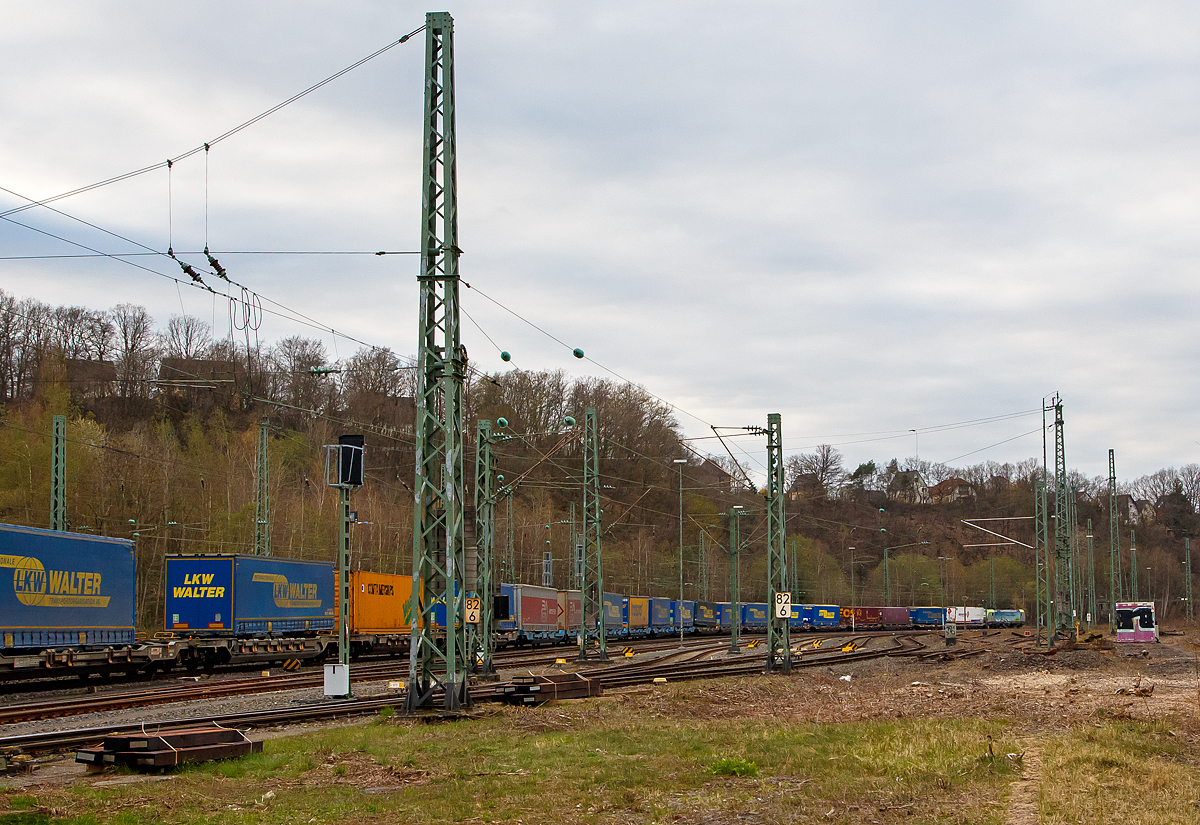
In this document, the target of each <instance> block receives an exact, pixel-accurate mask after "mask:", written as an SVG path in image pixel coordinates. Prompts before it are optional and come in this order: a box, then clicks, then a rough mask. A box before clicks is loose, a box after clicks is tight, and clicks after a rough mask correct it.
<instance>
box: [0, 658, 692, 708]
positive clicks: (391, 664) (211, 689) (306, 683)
mask: <svg viewBox="0 0 1200 825" xmlns="http://www.w3.org/2000/svg"><path fill="white" fill-rule="evenodd" d="M711 644H712V642H711V641H710V640H702V639H690V640H688V646H689V647H692V646H697V645H711ZM676 647H678V642H677V641H675V640H671V641H663V640H645V641H641V642H639V643H638V644H637V645H636V647H635V649H636V650H637V651H638V652H640V653H647V652H656V651H660V650H670V649H673V648H676ZM575 650H576V648H559V649H558V650H555V649H554V648H549V649H546V648H543V649H540V650H537V651H530V652H524V651H521V652H509V651H503V652H499V653H497V654H496V658H495V660H494V661H495V663H496V665H497V666H498V667H499V668H501V669H504V670H511V669H518V668H533V667H546V666H551V665H553V664H554V663H555V662H556V660H557V659H566V660H567V662H568V665H567V666H570V665H571V664H574V655H575ZM350 673H351V677H352V678H351V680H352V681H353V682H355V683H363V682H377V681H384V680H397V681H406V680H407V679H408V663H407V662H401V661H400V660H395V659H393V660H389V661H387V662H369V663H356V664H354V665H353V666H352V667H351V669H350ZM323 683H324V672H323V671H322V670H311V669H310V670H306V671H301V672H296V673H282V674H276V675H273V676H254V677H250V678H241V679H224V680H213V681H204V682H200V683H197V684H188V685H175V686H170V687H168V686H160V687H156V688H151V689H145V690H134V691H122V692H120V693H105V694H86V695H83V696H72V697H67V698H63V697H56V698H54V699H45V700H37V701H32V702H22V703H20V704H11V705H8V706H6V707H3V708H0V724H14V723H17V722H29V721H37V720H42V719H56V718H63V717H67V716H79V715H82V714H86V713H104V712H108V711H115V710H126V709H128V708H136V707H145V706H148V705H160V704H169V703H173V702H189V701H195V700H199V699H219V698H222V697H226V696H238V695H243V694H248V693H271V692H277V691H284V690H301V689H306V688H314V687H321V686H322V684H323Z"/></svg>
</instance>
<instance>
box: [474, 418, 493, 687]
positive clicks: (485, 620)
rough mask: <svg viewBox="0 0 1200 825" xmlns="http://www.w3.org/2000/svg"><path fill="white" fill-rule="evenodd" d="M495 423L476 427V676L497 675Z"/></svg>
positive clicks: (478, 423) (486, 422)
mask: <svg viewBox="0 0 1200 825" xmlns="http://www.w3.org/2000/svg"><path fill="white" fill-rule="evenodd" d="M493 438H495V436H493V435H492V422H491V421H487V420H481V421H478V422H476V424H475V595H476V597H477V598H478V599H479V622H478V624H472V625H470V638H469V645H470V647H469V649H470V651H471V663H472V666H473V668H472V669H473V670H474V672H475V673H478V674H480V675H481V676H484V677H492V676H494V675H495V673H496V666H495V664H494V663H493V659H494V658H495V654H496V637H495V634H494V633H493V625H494V623H495V622H494V619H495V596H496V590H497V588H496V587H495V584H494V582H493V580H492V569H493V552H494V548H495V542H496V492H495V479H496V455H495V453H494V452H493V451H492V441H493Z"/></svg>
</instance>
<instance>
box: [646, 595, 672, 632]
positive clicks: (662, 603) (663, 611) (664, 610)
mask: <svg viewBox="0 0 1200 825" xmlns="http://www.w3.org/2000/svg"><path fill="white" fill-rule="evenodd" d="M670 626H671V600H670V599H651V600H650V627H653V628H657V627H670Z"/></svg>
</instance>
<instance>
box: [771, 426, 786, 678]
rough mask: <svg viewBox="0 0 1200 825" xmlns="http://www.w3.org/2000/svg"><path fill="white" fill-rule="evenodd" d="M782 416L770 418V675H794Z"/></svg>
mask: <svg viewBox="0 0 1200 825" xmlns="http://www.w3.org/2000/svg"><path fill="white" fill-rule="evenodd" d="M781 420H782V419H781V417H780V414H779V413H770V414H768V415H767V585H768V587H767V591H768V592H767V612H768V614H769V615H768V616H767V664H766V670H767V672H773V673H791V672H792V644H791V638H790V636H789V631H790V625H791V615H792V611H791V602H792V597H791V590H790V588H789V587H788V571H787V548H786V544H785V536H784V533H785V530H786V526H785V523H784V518H783V509H784V508H783V497H784V471H783V429H782V423H781Z"/></svg>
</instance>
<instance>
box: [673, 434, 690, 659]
mask: <svg viewBox="0 0 1200 825" xmlns="http://www.w3.org/2000/svg"><path fill="white" fill-rule="evenodd" d="M672 463H673V464H675V466H677V467H678V468H679V607H678V608H676V610H675V614H676V615H675V620H676V621H677V622H679V646H680V647H683V465H684V464H687V459H686V458H677V459H675V460H674V461H673V462H672Z"/></svg>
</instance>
